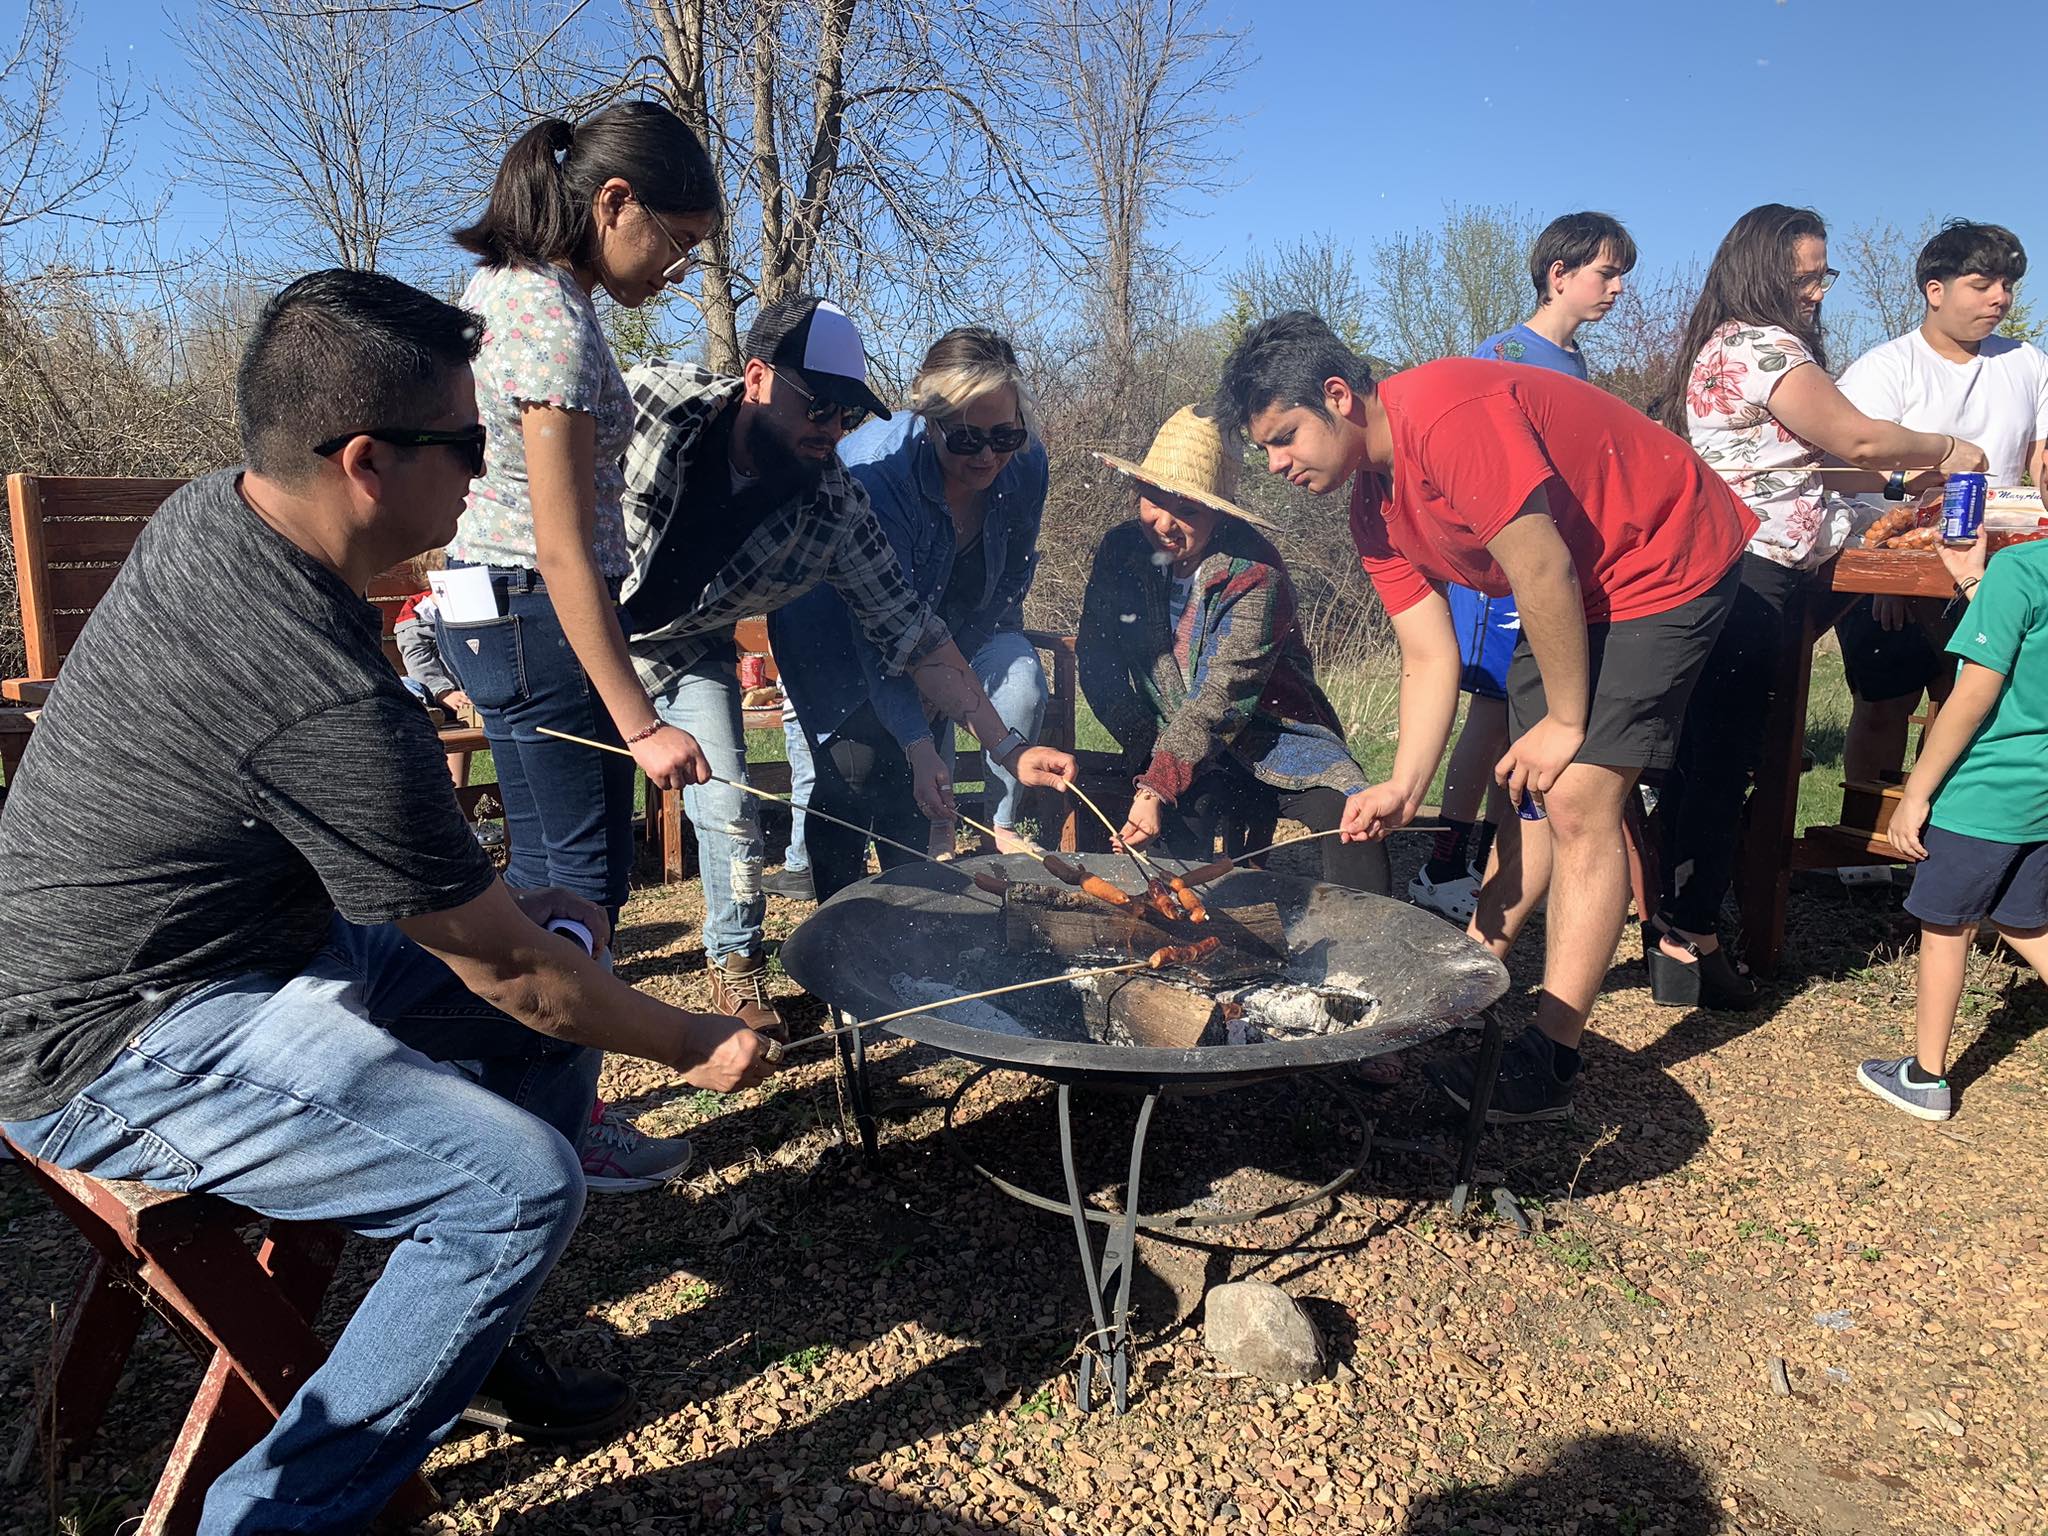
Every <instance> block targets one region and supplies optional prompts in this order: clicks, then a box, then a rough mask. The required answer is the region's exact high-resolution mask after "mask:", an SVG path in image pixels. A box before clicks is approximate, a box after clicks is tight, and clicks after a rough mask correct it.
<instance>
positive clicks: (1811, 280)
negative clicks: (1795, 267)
mask: <svg viewBox="0 0 2048 1536" xmlns="http://www.w3.org/2000/svg"><path fill="white" fill-rule="evenodd" d="M1841 275H1842V274H1841V273H1839V272H1837V271H1836V270H1835V269H1834V268H1833V267H1824V268H1822V269H1821V270H1820V271H1818V272H1794V273H1793V274H1792V286H1793V287H1795V288H1799V289H1807V288H1812V289H1815V290H1816V291H1818V292H1820V293H1826V292H1827V291H1828V290H1829V289H1830V288H1832V287H1834V286H1835V279H1836V278H1838V277H1840V276H1841Z"/></svg>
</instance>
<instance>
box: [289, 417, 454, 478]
mask: <svg viewBox="0 0 2048 1536" xmlns="http://www.w3.org/2000/svg"><path fill="white" fill-rule="evenodd" d="M359 437H367V438H370V439H371V440H373V441H375V442H379V443H390V444H392V445H393V446H394V447H398V448H456V449H460V450H461V451H462V456H463V458H464V459H465V460H466V461H467V462H468V465H469V478H470V479H472V480H474V479H476V478H477V477H478V476H480V475H482V474H483V472H484V442H485V435H484V425H483V423H482V422H478V423H477V424H476V425H475V426H470V427H462V428H459V429H457V430H456V431H453V432H430V431H427V430H425V429H415V428H412V427H365V428H363V429H362V430H361V431H359V432H344V433H342V434H341V435H340V436H339V437H330V438H329V439H327V441H326V442H324V443H321V444H319V445H317V446H316V447H315V448H314V449H313V451H314V452H315V453H317V454H319V455H320V457H321V458H323V459H325V458H330V457H332V456H333V455H335V454H337V453H339V452H341V450H342V449H344V448H346V447H347V446H348V445H349V444H350V443H352V442H354V441H355V440H356V439H357V438H359Z"/></svg>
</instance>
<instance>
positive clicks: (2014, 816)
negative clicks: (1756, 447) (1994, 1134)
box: [1856, 535, 2048, 1120]
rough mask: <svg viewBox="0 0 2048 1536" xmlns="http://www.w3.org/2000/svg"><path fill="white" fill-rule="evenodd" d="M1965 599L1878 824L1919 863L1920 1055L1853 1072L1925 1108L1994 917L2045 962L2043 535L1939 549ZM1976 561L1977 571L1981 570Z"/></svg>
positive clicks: (2016, 946) (1943, 1104)
mask: <svg viewBox="0 0 2048 1536" xmlns="http://www.w3.org/2000/svg"><path fill="white" fill-rule="evenodd" d="M1942 555H1943V560H1944V562H1945V563H1946V564H1947V565H1948V567H1949V571H1950V573H1951V574H1952V575H1953V576H1954V577H1955V578H1956V587H1957V590H1958V591H1959V592H1960V593H1961V594H1962V596H1963V597H1964V598H1965V599H1966V600H1971V599H1974V600H1972V601H1970V606H1969V609H1968V611H1967V612H1966V613H1965V614H1964V615H1963V618H1962V622H1961V623H1959V624H1958V625H1957V626H1956V632H1955V635H1954V636H1953V638H1951V639H1950V641H1949V643H1948V649H1949V651H1950V652H1951V653H1953V654H1954V655H1956V656H1958V657H1960V658H1961V664H1960V665H1959V667H1958V668H1957V672H1956V685H1955V691H1954V692H1953V693H1951V694H1950V695H1949V700H1948V702H1947V703H1946V704H1944V705H1943V706H1942V709H1941V713H1940V714H1939V715H1937V716H1936V717H1935V721H1934V724H1933V726H1932V727H1930V728H1929V730H1928V732H1927V739H1926V741H1925V742H1924V743H1923V744H1922V746H1921V749H1920V758H1919V761H1918V762H1916V763H1915V764H1914V766H1913V772H1912V775H1911V777H1909V778H1908V779H1907V780H1906V788H1905V794H1904V797H1903V798H1902V799H1901V800H1900V802H1899V806H1898V809H1897V810H1895V811H1894V812H1893V813H1892V819H1891V826H1890V829H1889V831H1888V832H1887V833H1886V836H1887V837H1888V838H1889V839H1890V841H1891V844H1892V846H1893V847H1894V848H1896V849H1898V850H1899V852H1900V853H1902V854H1904V855H1905V856H1906V857H1907V858H1909V859H1911V860H1913V861H1915V863H1916V864H1918V866H1919V867H1918V868H1917V869H1916V870H1915V871H1914V873H1913V890H1912V893H1911V894H1910V895H1909V896H1908V897H1907V898H1906V910H1907V911H1908V912H1910V913H1912V914H1913V916H1915V917H1917V918H1918V919H1920V979H1919V987H1918V991H1917V995H1916V999H1915V1003H1914V1010H1913V1016H1914V1030H1915V1041H1914V1044H1915V1047H1916V1051H1915V1054H1914V1055H1912V1056H1907V1057H1904V1058H1902V1059H1900V1060H1897V1061H1883V1060H1879V1061H1866V1062H1864V1063H1863V1065H1862V1067H1861V1068H1859V1069H1858V1071H1857V1074H1856V1076H1857V1080H1858V1081H1859V1082H1861V1083H1862V1084H1863V1086H1864V1087H1865V1088H1868V1089H1869V1090H1870V1091H1871V1092H1872V1093H1874V1094H1876V1095H1877V1096H1878V1097H1879V1098H1882V1099H1885V1100H1887V1101H1889V1102H1890V1103H1892V1104H1895V1105H1897V1106H1898V1107H1899V1108H1900V1109H1903V1110H1905V1111H1906V1113H1908V1114H1910V1115H1917V1116H1919V1117H1920V1118H1921V1119H1923V1120H1946V1119H1948V1118H1949V1116H1950V1115H1951V1114H1952V1113H1954V1106H1953V1102H1952V1099H1951V1095H1950V1092H1949V1085H1948V1080H1947V1078H1946V1077H1945V1076H1944V1075H1943V1074H1944V1073H1945V1072H1946V1071H1947V1069H1948V1043H1949V1035H1950V1033H1951V1031H1953V1029H1954V1028H1955V1022H1956V1006H1957V1004H1958V1003H1959V1002H1960V1001H1961V1000H1962V995H1963V967H1964V963H1965V962H1966V961H1967V960H1968V959H1969V954H1970V943H1971V941H1972V940H1973V939H1974V938H1975V937H1976V934H1977V927H1978V924H1979V923H1981V922H1982V921H1983V920H1984V919H1985V918H1986V917H1989V918H1990V919H1991V921H1992V924H1993V925H1994V926H1995V927H1996V928H1997V929H1998V931H1999V933H2000V935H2002V936H2003V937H2004V939H2005V942H2006V943H2007V944H2008V945H2010V946H2011V947H2012V949H2013V950H2014V952H2015V953H2017V954H2018V955H2019V956H2020V958H2022V959H2023V960H2025V961H2026V962H2027V963H2028V964H2029V965H2031V966H2033V967H2034V969H2035V970H2036V971H2043V972H2048V771H2044V759H2048V542H2042V543H2031V544H2019V545H2014V546H2013V547H2011V548H2009V549H2005V550H2001V551H2000V552H1999V556H1998V558H1997V559H1996V560H1995V561H1992V562H1991V563H1990V566H1989V568H1988V569H1987V568H1986V566H1985V564H1984V539H1983V536H1982V535H1979V536H1978V539H1977V543H1976V545H1975V546H1974V547H1973V548H1972V549H1969V550H1947V549H1944V550H1943V551H1942ZM1977 573H1981V582H1980V580H1979V576H1978V574H1977Z"/></svg>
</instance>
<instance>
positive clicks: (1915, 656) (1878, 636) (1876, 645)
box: [1835, 597, 1955, 704]
mask: <svg viewBox="0 0 2048 1536" xmlns="http://www.w3.org/2000/svg"><path fill="white" fill-rule="evenodd" d="M1913 606H1914V609H1915V614H1914V616H1913V617H1909V618H1908V619H1907V620H1906V623H1905V626H1904V627H1903V628H1901V629H1886V628H1885V627H1884V626H1883V625H1881V624H1879V623H1878V622H1877V614H1876V613H1875V611H1873V609H1872V608H1871V600H1870V599H1869V598H1867V597H1863V598H1858V599H1857V600H1856V604H1855V606H1854V607H1852V608H1851V609H1850V610H1849V611H1848V612H1847V613H1845V614H1843V615H1842V617H1841V619H1840V620H1839V621H1838V622H1837V623H1836V625H1835V638H1836V639H1838V640H1840V641H1841V642H1842V671H1843V673H1844V674H1846V675H1847V677H1848V679H1849V691H1850V692H1851V693H1853V694H1855V695H1856V697H1857V698H1859V699H1862V700H1863V701H1864V702H1866V703H1869V704H1882V703H1885V702H1886V701H1888V700H1891V699H1917V698H1919V697H1920V695H1921V694H1923V693H1925V692H1926V691H1927V688H1928V685H1929V684H1931V683H1933V682H1934V680H1935V679H1936V678H1938V677H1940V676H1941V675H1942V673H1943V672H1945V671H1948V670H1950V669H1952V668H1953V667H1954V666H1955V661H1954V660H1953V658H1950V657H1946V656H1944V655H1943V654H1942V652H1941V647H1940V645H1937V644H1936V643H1935V639H1934V637H1933V636H1932V635H1930V634H1929V633H1928V628H1927V626H1926V625H1925V624H1923V623H1921V622H1920V620H1919V618H1918V610H1919V607H1920V605H1919V604H1918V603H1915V604H1914V605H1913ZM1954 628H1955V621H1954V620H1953V619H1943V620H1941V621H1939V623H1938V624H1937V626H1936V630H1937V633H1939V634H1940V635H1941V636H1942V641H1943V643H1946V640H1947V635H1948V632H1949V631H1951V630H1953V629H1954Z"/></svg>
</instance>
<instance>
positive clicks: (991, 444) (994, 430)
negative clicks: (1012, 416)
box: [940, 426, 1031, 459]
mask: <svg viewBox="0 0 2048 1536" xmlns="http://www.w3.org/2000/svg"><path fill="white" fill-rule="evenodd" d="M940 437H941V438H942V439H943V441H944V442H945V444H946V452H948V453H950V454H953V455H955V456H956V457H958V458H963V459H968V458H972V457H973V456H974V455H975V454H977V453H979V452H981V450H982V449H983V448H992V449H994V450H995V451H996V452H997V453H1015V452H1016V451H1017V450H1018V449H1019V448H1022V447H1023V446H1024V445H1025V444H1026V443H1028V442H1030V441H1031V431H1030V429H1029V428H1028V427H1019V426H1007V427H989V428H987V429H986V430H984V429H982V428H981V427H965V426H962V427H946V428H944V429H943V430H942V431H941V433H940Z"/></svg>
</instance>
